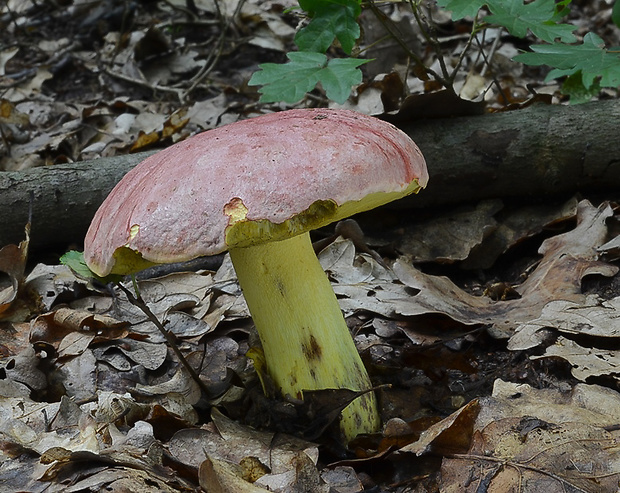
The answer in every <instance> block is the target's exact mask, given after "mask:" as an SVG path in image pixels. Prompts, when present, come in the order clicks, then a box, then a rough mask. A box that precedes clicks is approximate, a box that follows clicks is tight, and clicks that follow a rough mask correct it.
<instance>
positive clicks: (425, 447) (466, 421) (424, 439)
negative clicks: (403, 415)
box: [399, 400, 480, 455]
mask: <svg viewBox="0 0 620 493" xmlns="http://www.w3.org/2000/svg"><path fill="white" fill-rule="evenodd" d="M479 410H480V406H479V403H478V401H477V400H473V401H471V402H469V403H467V404H466V405H465V406H463V407H462V408H460V409H459V410H458V411H455V412H454V413H452V414H451V415H450V416H448V417H447V418H445V419H442V420H441V421H439V422H438V423H435V424H434V425H431V426H430V427H429V428H428V429H427V430H426V431H424V432H422V434H421V435H420V439H419V440H418V441H417V442H414V443H411V444H409V445H405V446H404V447H402V448H401V449H400V450H399V452H409V453H414V454H416V455H423V454H425V453H427V452H429V451H430V450H431V449H432V450H433V451H435V452H439V453H457V452H459V451H462V450H466V449H467V448H468V447H469V443H470V440H471V436H472V432H473V426H474V422H475V420H476V417H477V416H478V411H479Z"/></svg>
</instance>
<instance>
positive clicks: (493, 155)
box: [0, 100, 620, 248]
mask: <svg viewBox="0 0 620 493" xmlns="http://www.w3.org/2000/svg"><path fill="white" fill-rule="evenodd" d="M401 128H402V129H403V130H405V131H406V132H407V133H408V134H409V135H411V137H412V138H413V139H414V140H415V141H416V142H417V143H418V145H419V146H420V148H421V149H422V152H423V153H424V155H425V156H426V160H427V162H428V168H429V173H430V182H429V186H428V188H427V189H426V190H424V191H423V192H422V193H420V195H418V196H415V197H411V198H407V199H403V200H402V201H400V203H399V204H398V205H399V207H430V206H436V205H445V204H452V203H457V202H463V201H477V200H480V199H484V198H491V197H510V196H530V197H531V196H544V195H549V194H560V193H574V192H577V191H584V192H586V191H591V190H597V191H604V190H615V191H616V192H618V191H620V101H619V100H611V101H599V102H592V103H587V104H582V105H575V106H547V105H534V106H531V107H529V108H526V109H523V110H519V111H511V112H505V113H494V114H486V115H482V116H473V117H462V118H445V119H437V120H427V121H420V122H417V123H412V124H407V125H401ZM146 155H148V153H142V154H132V155H125V156H117V157H112V158H102V159H96V160H93V161H84V162H79V163H74V164H64V165H56V166H48V167H42V168H34V169H30V170H26V171H19V172H3V173H0V246H2V245H5V244H9V243H18V242H19V241H21V240H22V239H23V237H24V226H25V224H26V222H27V220H28V210H29V204H30V201H31V199H30V197H32V211H33V215H32V234H31V246H32V247H34V248H41V247H48V246H51V245H68V244H70V243H76V244H78V245H79V244H80V243H81V241H82V238H83V237H84V234H85V232H86V229H87V228H88V225H89V223H90V220H91V218H92V217H93V215H94V213H95V211H96V209H97V208H98V207H99V205H100V204H101V202H102V201H103V199H104V198H105V197H106V196H107V194H108V193H109V191H110V190H111V189H112V187H113V186H114V185H115V184H116V183H117V182H118V181H119V180H120V179H121V178H122V177H123V176H124V175H125V173H127V171H129V170H130V169H131V168H133V167H134V166H135V165H136V164H137V163H139V162H140V161H142V160H143V159H144V158H145V157H146Z"/></svg>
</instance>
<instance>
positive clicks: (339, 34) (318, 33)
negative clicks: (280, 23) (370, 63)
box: [295, 0, 361, 54]
mask: <svg viewBox="0 0 620 493" xmlns="http://www.w3.org/2000/svg"><path fill="white" fill-rule="evenodd" d="M300 5H301V6H302V7H303V8H304V10H306V7H308V8H312V10H311V15H312V20H311V21H310V23H309V24H308V25H307V26H306V27H304V28H302V29H300V30H299V31H298V32H297V34H296V36H295V43H296V44H297V46H298V47H299V49H300V50H301V51H314V52H317V53H325V52H326V51H327V50H328V48H329V47H330V46H331V44H332V43H333V42H334V39H336V38H337V39H338V41H339V42H340V45H341V46H342V49H343V50H344V51H345V53H347V54H350V53H351V51H352V50H353V47H354V46H355V41H356V40H357V38H359V37H360V26H359V24H358V23H357V18H358V16H359V15H360V12H361V7H360V5H359V2H357V0H352V1H351V0H343V1H342V2H332V1H327V0H321V1H318V2H316V1H315V2H301V3H300Z"/></svg>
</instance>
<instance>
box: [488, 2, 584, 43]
mask: <svg viewBox="0 0 620 493" xmlns="http://www.w3.org/2000/svg"><path fill="white" fill-rule="evenodd" d="M487 5H488V6H489V10H490V11H491V14H492V15H489V16H487V17H485V19H484V20H485V21H486V22H488V23H489V24H499V25H500V26H504V27H505V28H506V29H508V31H509V32H510V34H512V35H513V36H517V37H519V38H524V37H525V36H527V31H528V29H529V30H530V31H531V32H532V34H534V35H535V36H536V37H538V38H540V39H542V40H543V41H547V42H548V43H553V42H554V41H555V40H556V39H558V38H559V39H560V40H561V41H563V42H565V43H570V42H572V41H575V36H574V35H573V34H572V33H573V31H574V30H575V29H577V28H576V26H573V25H572V24H557V23H556V22H555V21H554V20H553V19H554V18H555V16H556V10H555V2H554V0H534V1H533V2H531V3H523V0H511V1H506V0H489V1H488V2H487Z"/></svg>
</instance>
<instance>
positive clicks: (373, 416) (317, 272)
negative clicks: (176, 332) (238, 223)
mask: <svg viewBox="0 0 620 493" xmlns="http://www.w3.org/2000/svg"><path fill="white" fill-rule="evenodd" d="M230 256H231V259H232V262H233V265H234V267H235V270H236V271H237V276H238V278H239V283H240V285H241V288H242V289H243V293H244V296H245V299H246V302H247V304H248V307H249V308H250V312H251V314H252V318H253V320H254V323H255V324H256V328H257V330H258V334H259V337H260V339H261V342H262V345H263V351H264V354H265V360H266V362H267V368H268V371H269V373H270V375H271V377H272V379H273V380H274V382H275V384H276V385H277V386H278V387H279V388H280V389H281V391H282V394H283V395H286V394H289V395H291V396H294V397H298V398H302V397H303V391H304V390H319V389H329V388H347V389H351V390H367V389H369V388H371V386H372V385H371V382H370V378H369V377H368V374H367V372H366V369H365V368H364V365H363V364H362V360H361V358H360V356H359V354H358V352H357V348H356V347H355V344H354V342H353V339H352V338H351V334H350V333H349V329H348V327H347V325H346V323H345V321H344V318H343V316H342V312H341V311H340V307H339V305H338V301H337V300H336V295H335V294H334V292H333V290H332V287H331V285H330V282H329V280H328V279H327V276H326V275H325V272H324V271H323V269H322V267H321V264H320V263H319V261H318V259H317V258H316V255H315V253H314V250H313V249H312V243H311V241H310V236H309V234H308V233H304V234H302V235H299V236H295V237H293V238H290V239H287V240H283V241H277V242H271V243H264V244H262V245H257V246H251V247H246V248H234V249H231V250H230ZM378 427H379V414H378V410H377V404H376V401H375V396H374V393H373V392H369V393H367V394H364V395H363V396H361V397H359V398H358V399H356V400H355V401H353V402H352V403H351V404H349V406H347V407H346V408H345V409H344V410H343V412H342V420H341V425H340V428H341V431H342V433H343V435H344V438H345V441H349V440H351V439H352V438H354V437H355V436H356V435H357V434H359V433H371V432H374V431H376V430H377V429H378Z"/></svg>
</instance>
